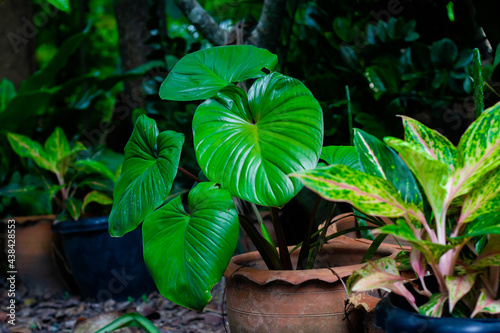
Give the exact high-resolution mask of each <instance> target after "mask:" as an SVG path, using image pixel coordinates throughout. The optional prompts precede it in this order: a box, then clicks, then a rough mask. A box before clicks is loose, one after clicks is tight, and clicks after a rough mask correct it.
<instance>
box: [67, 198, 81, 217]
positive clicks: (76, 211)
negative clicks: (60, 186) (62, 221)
mask: <svg viewBox="0 0 500 333" xmlns="http://www.w3.org/2000/svg"><path fill="white" fill-rule="evenodd" d="M65 205H66V210H67V212H68V213H69V215H70V216H71V218H72V219H73V220H75V221H77V220H78V218H79V217H80V214H81V213H82V201H81V200H79V199H77V198H68V199H67V200H66V202H65Z"/></svg>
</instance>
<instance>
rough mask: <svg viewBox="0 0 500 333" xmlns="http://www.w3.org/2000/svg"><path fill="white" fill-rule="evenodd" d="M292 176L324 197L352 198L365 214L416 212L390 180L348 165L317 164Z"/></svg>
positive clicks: (391, 215)
mask: <svg viewBox="0 0 500 333" xmlns="http://www.w3.org/2000/svg"><path fill="white" fill-rule="evenodd" d="M290 176H291V177H296V178H299V179H300V180H301V181H302V182H303V183H304V185H305V186H306V187H308V188H309V189H311V190H313V191H314V192H317V193H318V194H319V195H320V196H322V197H323V198H325V199H327V200H331V201H342V202H348V203H350V204H352V205H353V206H354V207H355V208H356V209H358V210H360V211H362V212H363V213H365V214H370V215H377V216H387V217H398V216H402V215H405V214H406V213H412V212H411V209H410V207H409V206H408V205H407V204H406V203H405V202H404V201H403V199H402V198H401V196H400V195H399V193H398V192H397V191H396V189H395V188H394V186H393V185H392V184H391V183H389V182H388V181H387V180H385V179H382V178H380V177H375V176H371V175H369V174H366V173H363V172H361V171H357V170H354V169H352V168H349V167H347V166H345V165H340V164H338V165H332V166H328V167H323V168H316V169H311V170H306V171H302V172H297V173H294V174H291V175H290Z"/></svg>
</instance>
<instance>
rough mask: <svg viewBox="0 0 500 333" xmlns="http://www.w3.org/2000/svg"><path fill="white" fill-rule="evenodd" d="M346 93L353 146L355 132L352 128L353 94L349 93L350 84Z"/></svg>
mask: <svg viewBox="0 0 500 333" xmlns="http://www.w3.org/2000/svg"><path fill="white" fill-rule="evenodd" d="M345 94H346V98H347V119H348V120H349V140H350V143H351V146H353V145H354V139H353V136H354V133H353V130H352V110H351V94H350V93H349V86H348V85H346V86H345Z"/></svg>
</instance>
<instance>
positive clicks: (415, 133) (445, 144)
mask: <svg viewBox="0 0 500 333" xmlns="http://www.w3.org/2000/svg"><path fill="white" fill-rule="evenodd" d="M401 118H403V125H404V128H405V141H406V142H408V143H410V144H412V145H414V146H416V147H419V148H420V150H421V151H422V152H424V153H425V154H427V155H428V156H429V157H430V158H431V159H433V160H437V161H440V162H441V163H443V164H445V165H447V166H448V167H449V168H450V169H451V170H455V167H456V164H457V149H456V147H455V146H454V145H453V144H452V143H451V142H450V140H448V139H447V138H446V137H444V136H443V135H442V134H440V133H438V132H436V131H435V130H433V129H430V128H428V127H427V126H425V125H423V124H422V123H420V122H418V121H416V120H415V119H412V118H409V117H405V116H402V117H401Z"/></svg>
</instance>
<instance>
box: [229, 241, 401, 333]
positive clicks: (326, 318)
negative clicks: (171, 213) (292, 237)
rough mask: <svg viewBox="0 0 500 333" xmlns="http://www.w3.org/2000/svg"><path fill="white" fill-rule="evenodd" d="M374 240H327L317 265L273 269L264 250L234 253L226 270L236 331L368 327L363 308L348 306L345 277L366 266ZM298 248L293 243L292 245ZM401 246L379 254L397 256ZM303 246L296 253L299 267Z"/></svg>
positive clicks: (276, 332)
mask: <svg viewBox="0 0 500 333" xmlns="http://www.w3.org/2000/svg"><path fill="white" fill-rule="evenodd" d="M369 246H370V245H369V244H367V243H365V242H360V241H357V240H354V239H351V238H348V237H344V236H341V237H339V238H337V239H336V240H335V241H334V242H332V243H329V244H326V245H325V246H324V248H323V251H322V252H321V253H320V255H319V256H318V260H317V263H316V266H317V267H325V268H317V269H312V270H303V271H271V270H268V269H267V268H266V266H265V263H264V262H263V260H262V259H261V257H260V255H259V253H258V252H251V253H245V254H242V255H238V256H235V257H233V258H232V260H231V262H230V263H229V266H228V268H227V269H226V272H225V274H224V276H225V277H226V278H227V279H228V281H227V286H226V297H227V300H226V304H227V316H228V320H229V326H230V328H231V333H243V332H255V333H257V332H258V333H262V332H273V333H279V332H287V333H290V332H314V333H322V332H329V333H332V332H356V333H358V332H363V331H364V323H363V321H364V318H363V313H364V312H363V311H361V310H356V309H352V308H349V309H346V304H347V302H346V301H347V294H346V291H345V288H344V285H343V284H342V281H340V280H339V279H342V280H345V279H346V278H347V277H348V276H350V275H351V274H352V272H353V271H354V270H356V269H358V268H360V267H361V266H362V264H358V263H359V262H361V259H362V258H363V256H364V254H365V252H366V250H367V249H368V248H369ZM290 249H292V247H290ZM398 252H399V250H398V249H396V248H394V247H389V246H381V247H380V248H379V250H378V251H377V253H376V255H375V256H374V259H378V258H382V257H386V256H392V257H395V256H396V254H397V253H398ZM298 254H299V251H294V252H293V253H292V254H291V258H292V263H293V264H294V267H295V265H296V262H297V259H298Z"/></svg>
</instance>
